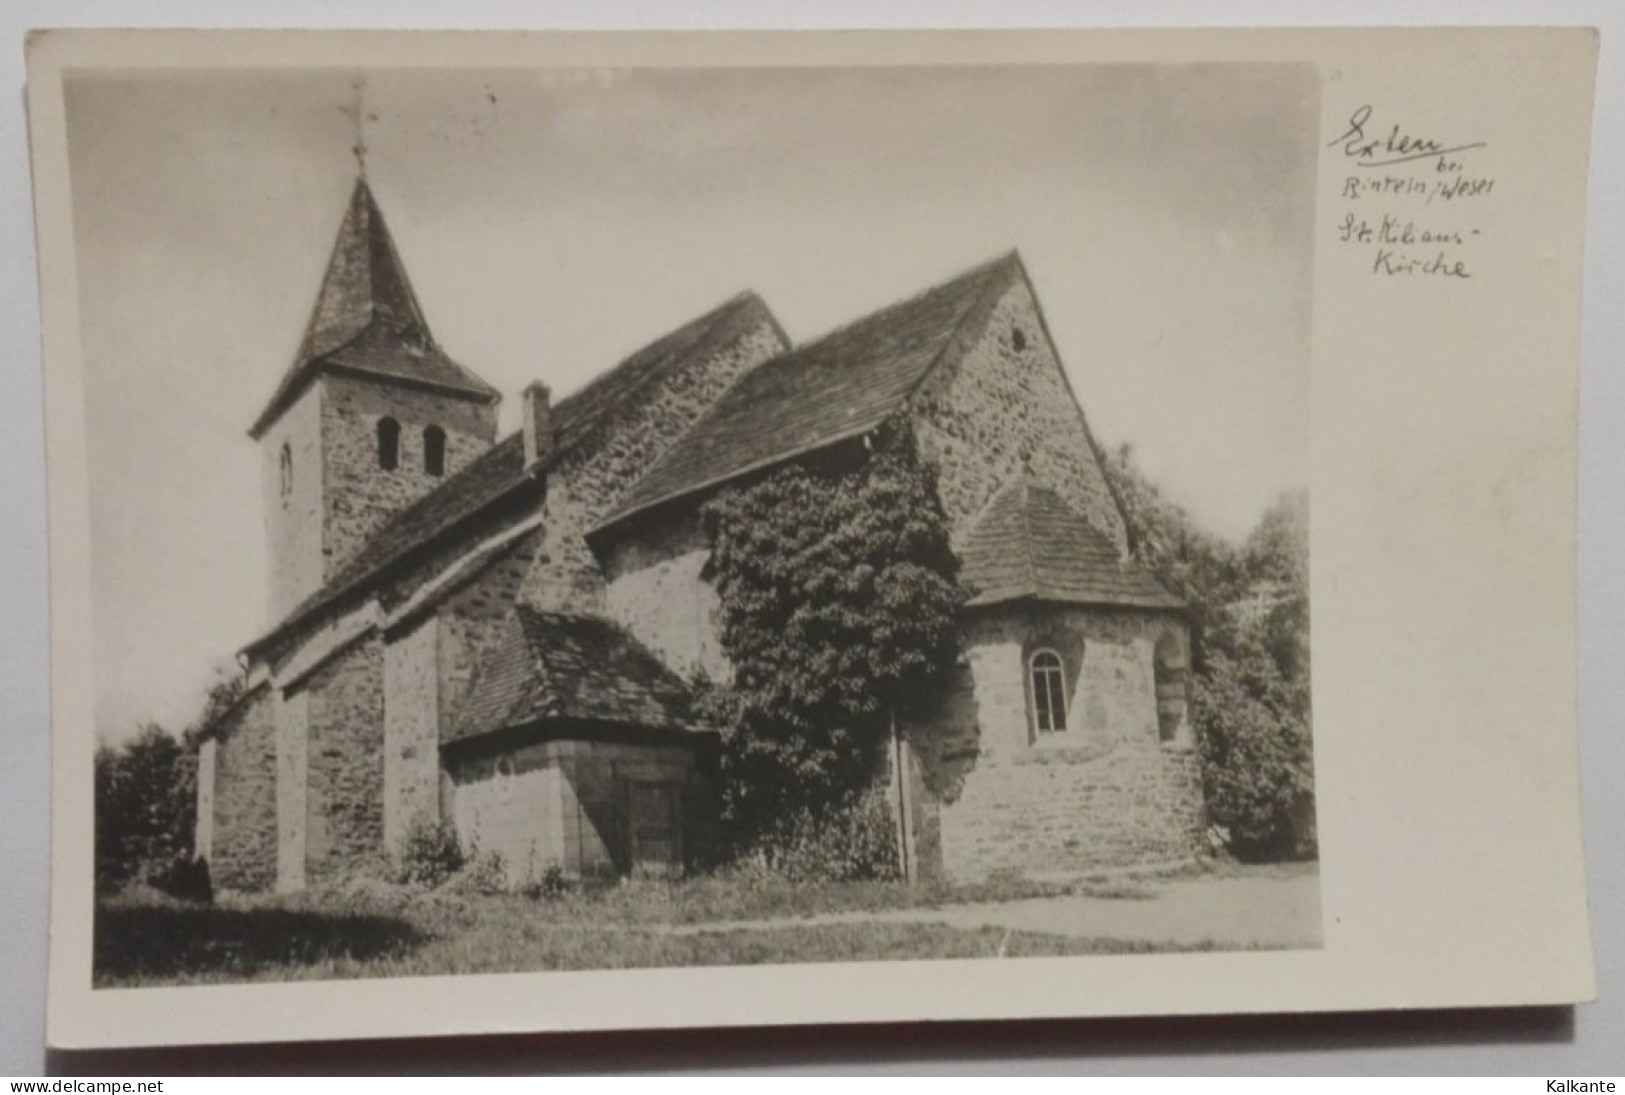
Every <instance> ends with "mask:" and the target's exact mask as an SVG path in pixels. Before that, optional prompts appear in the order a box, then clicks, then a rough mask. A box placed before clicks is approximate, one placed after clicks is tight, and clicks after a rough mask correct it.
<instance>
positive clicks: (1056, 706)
mask: <svg viewBox="0 0 1625 1095" xmlns="http://www.w3.org/2000/svg"><path fill="white" fill-rule="evenodd" d="M1027 668H1028V673H1027V676H1028V679H1029V680H1030V681H1031V684H1032V690H1033V730H1034V731H1036V732H1037V733H1038V734H1040V735H1042V734H1059V733H1062V732H1063V731H1065V730H1066V670H1065V669H1064V668H1063V663H1062V662H1061V656H1060V655H1059V654H1057V653H1056V652H1055V651H1053V650H1035V651H1033V655H1032V657H1031V658H1029V659H1028V660H1027Z"/></svg>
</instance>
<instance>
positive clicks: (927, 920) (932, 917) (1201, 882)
mask: <svg viewBox="0 0 1625 1095" xmlns="http://www.w3.org/2000/svg"><path fill="white" fill-rule="evenodd" d="M1145 891H1146V893H1147V896H1144V897H1088V896H1080V895H1066V896H1061V897H1034V898H1024V899H1022V900H1019V901H1007V902H1000V903H997V904H993V903H988V904H975V905H945V906H942V907H940V908H919V909H893V910H886V911H880V912H848V913H825V914H820V915H818V916H806V917H791V918H783V919H772V920H729V921H716V922H712V923H707V924H682V925H671V926H662V927H660V928H658V929H654V930H658V931H660V932H663V933H670V934H674V935H698V934H701V933H705V932H731V931H761V930H766V929H772V928H785V927H797V926H807V925H814V924H876V923H891V924H947V925H949V926H951V927H956V928H967V929H975V928H984V927H993V928H1006V929H1009V930H1011V931H1019V932H1036V933H1042V934H1047V935H1065V936H1072V937H1077V938H1109V939H1118V940H1123V941H1126V942H1138V943H1149V944H1155V943H1168V944H1174V945H1178V946H1181V947H1198V946H1201V945H1204V944H1208V943H1211V944H1213V945H1214V946H1216V947H1217V948H1219V949H1239V948H1246V947H1271V948H1276V947H1279V948H1296V947H1313V946H1318V945H1319V944H1320V939H1321V917H1320V879H1319V877H1318V876H1317V875H1315V874H1312V873H1309V874H1301V875H1295V876H1290V877H1260V876H1249V877H1239V878H1194V879H1180V880H1176V881H1171V882H1160V883H1148V884H1146V885H1145Z"/></svg>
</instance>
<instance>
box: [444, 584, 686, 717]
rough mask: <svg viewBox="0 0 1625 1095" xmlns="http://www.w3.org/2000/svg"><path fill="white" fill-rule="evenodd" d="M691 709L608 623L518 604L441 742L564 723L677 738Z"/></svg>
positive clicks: (652, 662) (667, 675)
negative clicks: (662, 732)
mask: <svg viewBox="0 0 1625 1095" xmlns="http://www.w3.org/2000/svg"><path fill="white" fill-rule="evenodd" d="M689 704H690V698H689V693H688V688H687V687H686V686H685V685H684V683H683V681H682V679H681V678H679V677H678V676H677V675H676V674H675V673H673V672H672V671H671V670H670V669H667V668H666V666H665V665H664V664H663V663H662V662H661V661H660V659H659V658H657V657H655V655H654V654H652V653H651V652H650V651H649V649H648V648H647V647H645V646H644V645H643V644H642V643H639V642H638V641H637V640H636V639H634V638H632V636H631V635H629V634H627V633H626V632H625V631H623V630H621V629H620V628H619V627H617V626H616V625H615V624H614V623H612V622H610V621H609V620H606V619H603V618H602V617H598V616H575V615H568V614H565V613H559V612H541V611H538V610H536V609H533V608H529V607H527V606H524V605H520V606H518V607H516V608H515V609H514V611H513V612H512V613H510V614H509V615H508V617H507V618H506V619H505V620H504V621H503V624H502V631H501V634H500V636H499V637H498V639H497V640H496V642H495V643H494V644H493V645H492V647H491V649H490V651H489V652H488V653H487V654H486V656H485V657H484V659H483V660H482V661H481V662H480V664H479V666H478V667H477V668H476V669H475V671H474V677H473V679H472V681H471V682H470V686H469V701H468V705H467V707H465V708H464V710H463V711H462V712H461V713H460V714H459V716H458V718H457V720H456V723H455V725H454V726H453V727H452V728H451V730H450V732H449V734H448V735H447V736H446V739H445V740H447V741H463V740H466V739H469V738H474V737H478V736H480V735H482V734H489V733H493V732H495V731H498V730H506V729H509V728H510V727H518V726H526V725H530V724H533V723H542V722H548V721H566V720H567V721H572V722H596V723H606V724H610V725H614V726H620V727H641V728H645V729H654V730H670V731H673V732H682V731H686V730H689V729H691V728H694V727H693V725H692V723H691V722H690V715H689Z"/></svg>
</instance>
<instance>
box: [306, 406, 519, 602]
mask: <svg viewBox="0 0 1625 1095" xmlns="http://www.w3.org/2000/svg"><path fill="white" fill-rule="evenodd" d="M319 383H320V385H321V387H322V388H323V395H322V417H321V428H322V470H323V479H322V485H323V495H324V498H325V511H324V514H323V530H324V532H323V542H322V552H323V556H324V566H325V570H324V576H326V575H331V574H332V573H333V572H334V571H336V570H337V569H338V568H339V567H342V566H343V565H344V564H345V563H346V562H348V561H349V560H350V558H351V557H352V556H354V554H355V553H356V551H358V550H359V549H360V548H361V546H362V545H363V544H364V543H366V541H367V539H368V538H369V537H370V536H371V535H372V534H373V533H374V532H376V531H377V530H378V529H379V527H380V526H382V525H383V523H384V522H385V521H387V520H388V519H389V518H390V517H391V516H393V515H394V514H395V513H397V512H399V511H400V510H401V509H402V508H404V507H405V506H406V505H408V504H409V503H411V502H414V501H416V500H417V499H418V498H421V497H422V496H423V495H425V494H427V493H428V492H429V491H430V490H432V489H434V488H435V487H436V486H438V485H439V484H440V483H442V482H443V481H444V479H445V477H446V476H450V475H453V474H455V473H456V472H457V471H458V470H460V469H461V468H462V467H463V466H464V465H466V464H467V463H468V462H469V461H471V460H473V459H474V457H476V456H478V455H479V454H480V453H482V452H484V451H485V450H486V449H487V448H489V447H490V445H491V442H492V440H493V439H494V438H495V436H496V405H495V404H484V403H472V402H469V401H468V400H464V399H453V398H449V397H447V396H442V395H435V394H433V393H430V392H423V391H417V390H414V389H411V388H403V387H399V386H389V385H384V384H380V383H376V382H373V381H368V380H357V379H352V378H349V377H343V376H329V377H324V378H323V379H322V380H321V381H320V382H319ZM385 417H390V418H393V419H395V420H396V421H397V422H399V423H400V425H401V433H400V439H401V443H400V461H399V464H398V466H397V467H395V468H394V469H393V470H385V469H383V468H381V467H379V466H378V422H379V420H380V419H382V418H385ZM431 425H435V426H439V427H440V428H441V429H443V430H445V431H446V460H445V471H444V474H443V475H441V476H434V475H430V474H429V473H428V472H427V471H426V470H425V469H424V466H423V431H424V429H425V428H426V427H428V426H431Z"/></svg>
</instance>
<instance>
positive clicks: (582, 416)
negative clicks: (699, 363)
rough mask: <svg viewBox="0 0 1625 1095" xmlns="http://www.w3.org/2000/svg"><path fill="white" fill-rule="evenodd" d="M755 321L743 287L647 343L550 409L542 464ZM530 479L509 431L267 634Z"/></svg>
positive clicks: (390, 524) (757, 302)
mask: <svg viewBox="0 0 1625 1095" xmlns="http://www.w3.org/2000/svg"><path fill="white" fill-rule="evenodd" d="M760 323H767V324H771V325H773V326H774V327H775V328H776V327H777V321H776V320H774V318H773V316H772V314H771V313H770V312H769V311H768V309H767V305H766V304H764V303H763V302H762V300H761V298H760V297H758V296H756V294H754V293H748V292H747V293H741V294H739V295H738V296H735V297H733V298H732V299H730V300H728V301H727V302H725V303H724V304H722V305H720V306H718V307H716V308H714V309H712V310H711V311H709V312H707V313H706V314H705V315H703V316H701V317H700V318H698V319H696V320H693V321H691V322H689V323H687V324H684V325H683V326H682V327H679V328H678V329H677V330H675V331H672V332H671V333H670V334H668V335H665V336H664V337H662V338H660V339H657V340H656V341H654V342H651V343H650V344H649V345H647V346H645V347H644V348H643V349H641V350H639V351H637V352H636V353H634V354H633V355H632V356H630V357H628V358H626V359H625V360H624V361H622V362H621V363H620V364H618V365H616V366H615V367H613V368H611V369H609V370H608V371H606V372H604V373H601V374H600V375H599V376H598V377H596V378H595V379H594V380H592V381H591V382H590V383H588V384H587V385H586V386H585V387H583V388H581V389H579V390H577V391H576V392H574V393H572V394H571V395H569V396H567V397H566V398H564V399H561V400H560V401H559V402H558V403H557V404H556V405H555V406H554V407H553V408H552V413H551V415H550V422H551V426H552V431H553V447H552V449H551V450H550V451H549V452H548V453H547V454H546V455H545V456H544V457H543V460H542V466H543V467H544V468H546V467H549V466H551V465H552V464H554V463H556V462H557V461H558V460H559V459H560V458H561V457H563V456H564V455H566V454H567V453H569V452H570V451H571V450H572V449H573V448H574V447H575V446H576V445H578V444H579V443H580V442H581V441H582V440H583V439H584V438H587V437H590V436H592V435H593V433H594V432H595V431H596V430H597V429H598V428H599V427H600V426H601V425H602V424H603V422H604V420H605V419H606V417H607V416H609V415H611V414H613V413H615V412H616V410H617V409H618V408H621V407H623V406H624V405H625V404H626V403H627V402H628V401H629V400H632V399H634V398H636V397H637V395H638V394H639V393H640V392H641V391H643V390H644V389H645V388H646V387H647V386H648V385H650V384H652V383H653V382H654V381H655V380H657V379H659V377H661V376H663V375H664V374H666V373H667V372H669V371H670V370H672V369H674V368H676V367H678V366H680V365H682V364H683V363H684V362H686V361H689V360H692V359H693V358H694V357H695V356H696V355H699V354H705V353H708V352H710V351H711V349H712V348H714V347H716V346H719V345H721V344H722V343H724V342H725V341H726V340H727V339H729V338H733V337H735V335H737V334H738V333H739V332H740V331H742V330H745V329H746V328H747V327H749V326H750V325H753V324H760ZM530 478H531V477H530V476H529V475H527V474H526V469H525V452H524V439H523V437H522V436H521V435H520V434H519V433H518V432H515V433H512V434H509V435H508V436H507V437H505V438H503V439H502V440H501V441H498V442H497V443H496V444H495V445H493V446H491V447H490V448H489V449H487V450H486V451H485V452H483V453H481V454H480V455H479V456H477V457H475V458H474V459H473V460H472V461H470V462H469V463H468V464H466V465H465V466H464V467H463V468H462V469H460V470H459V471H457V472H456V473H455V474H453V475H452V476H450V477H449V478H447V479H446V481H445V482H443V483H441V484H440V485H439V486H438V487H436V488H435V489H434V490H432V491H430V492H429V493H428V494H426V495H424V496H423V497H422V498H420V499H418V500H417V501H416V502H413V503H412V504H411V505H409V506H407V507H406V508H405V509H403V510H401V511H400V512H399V513H397V514H395V516H393V517H391V518H390V519H389V520H388V521H387V522H385V524H384V525H383V527H381V528H380V529H379V530H378V531H377V532H376V533H374V534H373V536H372V537H371V538H370V539H369V540H368V541H367V542H366V544H365V545H363V546H362V548H361V550H360V551H359V552H357V553H356V556H355V557H354V558H353V559H351V560H350V561H349V562H348V563H347V564H345V565H344V566H343V567H341V568H340V569H339V570H338V572H337V573H335V574H334V575H333V576H332V577H331V578H330V579H328V581H327V582H326V583H324V584H323V586H322V588H321V589H319V590H317V591H316V592H315V593H313V594H312V595H311V596H310V597H308V598H306V599H305V600H304V601H303V602H301V603H300V604H299V605H298V606H297V607H295V608H294V610H293V611H292V612H290V613H289V614H288V615H287V616H286V617H284V619H283V621H282V622H281V623H280V624H279V625H278V626H277V628H276V629H275V630H273V631H272V632H271V634H270V635H268V636H266V638H267V639H268V638H271V637H272V636H275V635H276V634H279V633H280V632H281V631H283V630H284V629H286V628H287V627H289V626H291V625H293V624H294V623H296V622H297V621H299V620H301V619H303V618H304V617H305V616H307V615H308V614H310V613H311V612H313V611H315V610H316V609H317V608H319V607H321V606H322V605H324V604H327V603H329V602H331V601H332V600H334V599H336V598H337V597H339V596H341V595H342V594H344V593H346V592H348V591H350V590H353V589H356V588H358V587H360V586H363V585H365V584H367V582H368V581H370V580H371V579H372V577H373V576H374V575H376V574H377V573H378V572H380V571H381V570H383V569H384V568H385V567H387V566H389V565H390V564H391V563H393V562H395V561H396V560H399V559H401V558H403V557H404V556H406V555H408V554H410V553H411V552H413V551H414V550H416V549H418V548H420V547H421V546H423V545H424V544H425V543H427V542H428V541H430V540H432V539H434V538H436V537H438V536H440V535H441V534H443V533H445V532H447V531H449V530H450V529H452V528H453V527H454V526H456V525H458V524H460V523H461V522H462V521H463V520H465V519H466V518H468V517H470V516H472V515H473V514H474V513H476V512H478V511H480V510H482V509H484V508H485V507H486V506H488V505H490V504H491V503H493V502H495V501H497V500H498V499H500V498H502V497H504V496H506V495H507V494H509V493H510V492H511V491H514V490H515V489H517V488H518V487H520V486H522V485H523V484H524V483H526V482H527V481H529V480H530ZM264 641H265V639H261V640H260V642H261V643H263V642H264ZM255 645H256V646H257V645H259V643H256V644H255Z"/></svg>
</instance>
